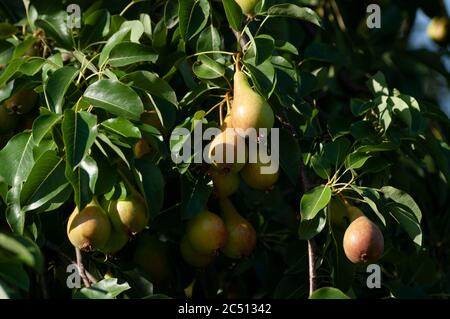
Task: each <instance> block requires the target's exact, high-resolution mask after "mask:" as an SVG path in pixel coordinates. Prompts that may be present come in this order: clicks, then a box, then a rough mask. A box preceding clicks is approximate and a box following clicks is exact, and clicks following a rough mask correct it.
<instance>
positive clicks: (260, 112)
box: [231, 70, 275, 136]
mask: <svg viewBox="0 0 450 319" xmlns="http://www.w3.org/2000/svg"><path fill="white" fill-rule="evenodd" d="M231 118H232V124H233V127H234V128H235V130H236V131H237V133H238V134H240V135H242V136H249V135H250V132H246V130H247V129H249V128H250V129H251V128H253V129H256V130H257V135H260V132H259V129H262V128H266V129H270V128H272V127H273V124H274V121H275V117H274V114H273V111H272V108H271V107H270V105H269V103H267V101H266V100H265V99H264V98H263V97H262V96H261V95H259V94H258V93H256V92H255V91H253V89H252V88H251V87H250V84H249V83H248V80H247V76H246V75H245V74H244V72H242V71H240V70H237V71H236V72H235V74H234V97H233V107H232V109H231Z"/></svg>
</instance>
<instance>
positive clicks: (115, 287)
mask: <svg viewBox="0 0 450 319" xmlns="http://www.w3.org/2000/svg"><path fill="white" fill-rule="evenodd" d="M129 289H131V287H130V285H128V283H127V282H124V283H123V284H119V283H118V280H117V278H107V279H103V280H101V281H99V282H97V283H95V284H93V285H92V286H91V287H89V288H81V289H80V290H79V291H77V292H76V293H75V295H74V298H75V299H114V298H116V297H117V296H118V295H120V294H121V293H123V292H124V291H127V290H129Z"/></svg>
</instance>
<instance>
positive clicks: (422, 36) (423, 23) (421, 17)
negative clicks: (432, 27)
mask: <svg viewBox="0 0 450 319" xmlns="http://www.w3.org/2000/svg"><path fill="white" fill-rule="evenodd" d="M445 5H446V7H447V12H450V0H445ZM429 22H430V18H429V17H428V16H427V15H426V14H425V13H424V12H423V11H422V10H418V11H417V16H416V22H415V25H414V27H413V30H412V33H411V37H410V39H409V45H410V47H411V48H412V49H419V48H426V49H429V50H432V51H438V46H437V45H436V44H435V43H434V42H433V41H432V40H431V39H430V38H429V37H428V36H427V32H426V29H427V26H428V23H429ZM442 60H443V63H444V64H445V66H446V67H447V70H449V72H450V58H449V57H443V58H442ZM444 83H445V82H444ZM438 100H439V104H440V105H441V107H442V109H443V111H444V112H445V113H446V114H447V116H448V117H450V90H449V87H448V86H447V85H443V87H442V93H441V94H440V95H439V97H438Z"/></svg>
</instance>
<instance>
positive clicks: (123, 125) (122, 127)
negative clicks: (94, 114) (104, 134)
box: [101, 117, 142, 139]
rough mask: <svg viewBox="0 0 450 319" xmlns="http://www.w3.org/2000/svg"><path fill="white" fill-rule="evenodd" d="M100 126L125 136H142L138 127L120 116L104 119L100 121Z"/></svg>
mask: <svg viewBox="0 0 450 319" xmlns="http://www.w3.org/2000/svg"><path fill="white" fill-rule="evenodd" d="M101 126H102V127H104V128H106V129H107V130H108V131H110V132H112V133H115V134H117V135H120V136H122V137H125V138H136V139H139V138H141V137H142V135H141V132H140V131H139V129H138V128H137V127H136V126H134V124H133V123H131V122H130V121H128V120H127V119H124V118H122V117H117V118H113V119H109V120H106V121H104V122H102V123H101Z"/></svg>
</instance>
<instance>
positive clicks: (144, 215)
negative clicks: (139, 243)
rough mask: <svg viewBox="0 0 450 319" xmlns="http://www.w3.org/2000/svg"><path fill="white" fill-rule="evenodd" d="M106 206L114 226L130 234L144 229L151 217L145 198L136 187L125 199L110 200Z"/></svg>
mask: <svg viewBox="0 0 450 319" xmlns="http://www.w3.org/2000/svg"><path fill="white" fill-rule="evenodd" d="M106 207H107V211H108V214H109V217H110V218H111V222H112V224H113V226H114V227H115V228H116V229H117V230H122V231H125V232H127V233H129V234H136V233H139V232H140V231H142V230H143V229H144V228H145V226H147V223H148V221H149V219H150V214H149V211H148V209H147V204H146V202H145V200H144V198H143V197H142V195H141V194H139V193H138V192H137V191H136V190H134V189H133V190H131V193H130V195H128V196H127V197H126V198H125V199H118V200H112V201H109V202H108V203H107V204H106Z"/></svg>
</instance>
